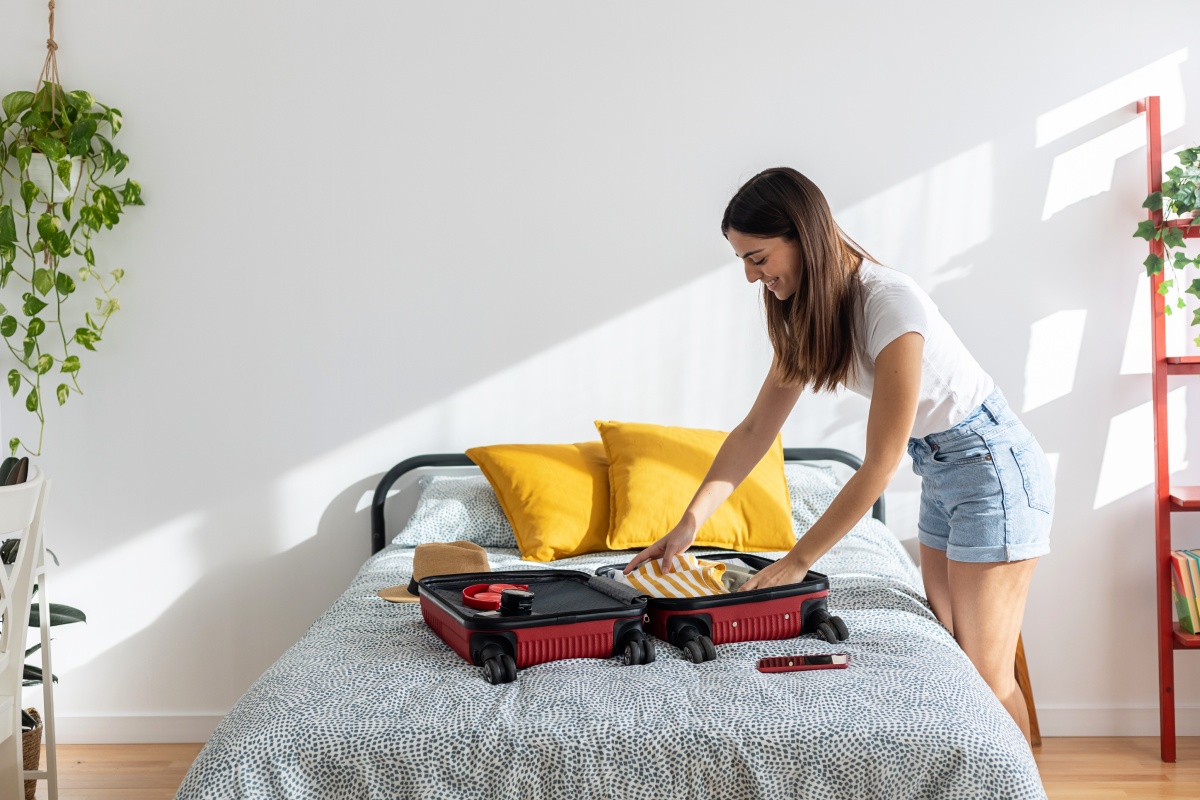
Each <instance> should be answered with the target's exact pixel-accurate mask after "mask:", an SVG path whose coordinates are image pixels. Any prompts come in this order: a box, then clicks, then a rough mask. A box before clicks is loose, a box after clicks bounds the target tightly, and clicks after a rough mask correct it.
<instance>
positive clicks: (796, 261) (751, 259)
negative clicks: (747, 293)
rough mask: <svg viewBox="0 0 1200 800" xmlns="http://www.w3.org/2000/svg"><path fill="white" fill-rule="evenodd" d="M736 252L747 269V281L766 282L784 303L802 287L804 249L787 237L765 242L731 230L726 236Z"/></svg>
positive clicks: (768, 287)
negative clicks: (801, 250) (802, 254)
mask: <svg viewBox="0 0 1200 800" xmlns="http://www.w3.org/2000/svg"><path fill="white" fill-rule="evenodd" d="M725 238H726V239H728V240H729V243H730V244H731V245H733V252H734V255H736V256H737V257H738V258H740V259H741V260H742V263H743V264H745V265H746V280H748V281H750V282H751V283H755V282H756V281H762V284H763V286H765V287H767V289H768V290H769V291H770V292H771V293H772V294H774V295H775V296H776V297H777V298H779V299H780V300H787V299H788V298H789V297H791V296H792V295H793V294H795V293H796V288H797V287H798V286H799V280H798V277H799V273H800V248H799V247H798V245H797V243H796V242H789V241H788V240H787V239H784V238H783V237H775V238H772V239H763V238H760V237H758V236H750V235H748V234H745V233H742V232H741V231H735V230H730V231H729V233H728V234H727V235H726V236H725Z"/></svg>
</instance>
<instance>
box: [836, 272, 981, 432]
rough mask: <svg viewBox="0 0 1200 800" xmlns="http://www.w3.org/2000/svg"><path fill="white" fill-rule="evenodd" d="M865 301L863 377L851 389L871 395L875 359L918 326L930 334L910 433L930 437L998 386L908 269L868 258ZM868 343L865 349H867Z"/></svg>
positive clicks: (860, 360)
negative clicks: (877, 262) (903, 270)
mask: <svg viewBox="0 0 1200 800" xmlns="http://www.w3.org/2000/svg"><path fill="white" fill-rule="evenodd" d="M858 274H859V278H860V279H861V280H862V283H863V289H864V290H865V291H864V293H863V304H862V317H861V318H860V320H859V322H860V324H861V327H860V328H859V330H860V331H861V332H862V334H863V335H862V337H861V346H860V348H859V352H858V353H857V357H858V367H859V372H858V378H857V380H851V381H848V382H847V383H846V388H847V389H849V390H850V391H852V392H854V393H855V394H860V395H862V396H863V397H870V396H871V390H872V389H873V388H874V386H875V359H876V358H878V356H879V353H880V351H881V350H883V348H885V347H887V346H888V345H889V344H891V343H892V342H893V341H895V340H896V339H897V338H899V337H900V336H901V335H903V334H905V333H908V332H909V331H916V332H917V333H919V334H921V336H923V337H924V338H925V348H924V352H923V355H922V356H921V395H920V398H919V400H918V402H917V417H916V419H915V420H913V429H912V433H911V434H910V435H911V436H912V437H914V438H921V437H924V436H928V435H929V434H931V433H937V432H939V431H944V430H947V429H949V428H953V427H954V426H955V425H957V424H958V423H960V422H962V421H963V420H964V419H966V418H967V415H968V414H970V413H971V411H973V410H974V409H975V408H976V407H978V406H979V404H980V403H982V402H983V400H984V399H985V398H986V397H987V396H988V395H989V394H991V393H992V390H993V389H994V388H995V387H996V384H995V381H993V380H992V378H991V376H989V375H988V374H987V373H986V372H984V371H983V368H982V367H981V366H979V362H977V361H976V360H975V359H974V358H973V357H972V356H971V354H970V353H968V352H967V348H966V347H965V346H964V345H963V343H962V342H961V341H960V340H959V338H958V336H957V335H955V333H954V331H953V330H952V329H951V328H950V324H949V323H948V322H946V320H945V318H943V317H942V315H941V313H939V312H938V310H937V306H936V305H934V302H933V300H932V299H930V297H929V295H927V294H925V292H924V291H923V290H922V289H921V287H919V286H917V284H916V282H915V281H913V279H912V278H910V277H908V276H907V275H905V274H904V273H903V272H897V271H896V270H894V269H891V268H889V267H883V266H880V265H879V264H875V263H872V262H870V261H866V260H864V261H863V263H862V266H861V267H859V270H858ZM864 348H865V352H864Z"/></svg>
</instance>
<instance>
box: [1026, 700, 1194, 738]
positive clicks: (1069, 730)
mask: <svg viewBox="0 0 1200 800" xmlns="http://www.w3.org/2000/svg"><path fill="white" fill-rule="evenodd" d="M1037 715H1038V726H1039V727H1040V728H1041V731H1042V736H1158V706H1140V707H1135V708H1089V707H1078V706H1076V707H1068V706H1061V707H1043V706H1041V705H1039V706H1038V709H1037ZM1175 735H1176V736H1200V707H1194V706H1193V707H1177V708H1176V709H1175Z"/></svg>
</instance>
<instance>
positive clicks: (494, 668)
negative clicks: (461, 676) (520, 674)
mask: <svg viewBox="0 0 1200 800" xmlns="http://www.w3.org/2000/svg"><path fill="white" fill-rule="evenodd" d="M483 677H484V678H486V679H487V682H488V683H490V684H493V685H495V684H498V683H512V682H513V681H515V680H516V679H517V662H515V661H513V657H512V656H510V655H509V654H508V653H505V654H503V655H499V656H492V657H491V658H489V659H488V660H487V661H485V662H483Z"/></svg>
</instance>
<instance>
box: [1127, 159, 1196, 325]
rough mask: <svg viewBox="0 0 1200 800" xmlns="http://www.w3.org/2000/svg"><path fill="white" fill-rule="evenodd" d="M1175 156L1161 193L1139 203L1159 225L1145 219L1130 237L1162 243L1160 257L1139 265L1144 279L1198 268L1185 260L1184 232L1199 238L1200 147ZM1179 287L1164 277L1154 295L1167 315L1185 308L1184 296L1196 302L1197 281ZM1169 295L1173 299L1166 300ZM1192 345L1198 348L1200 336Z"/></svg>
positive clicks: (1153, 257)
mask: <svg viewBox="0 0 1200 800" xmlns="http://www.w3.org/2000/svg"><path fill="white" fill-rule="evenodd" d="M1177 155H1178V157H1179V166H1178V167H1172V168H1171V169H1169V170H1167V180H1165V181H1163V184H1162V191H1160V192H1154V193H1152V194H1150V195H1148V196H1147V197H1146V201H1145V202H1144V203H1142V208H1148V209H1150V211H1161V212H1162V224H1160V225H1156V224H1155V222H1154V219H1153V218H1151V219H1145V220H1142V221H1141V222H1140V223H1138V226H1137V230H1136V231H1134V233H1133V235H1134V236H1135V237H1137V238H1139V239H1145V240H1146V241H1148V242H1153V241H1160V242H1162V247H1163V255H1162V256H1159V255H1157V254H1156V253H1151V254H1150V255H1149V256H1147V257H1146V260H1145V261H1144V262H1143V264H1144V265H1145V267H1146V274H1147V275H1157V274H1159V273H1161V272H1162V271H1163V269H1164V268H1165V267H1166V265H1167V264H1170V265H1171V267H1172V268H1174V269H1175V270H1178V272H1176V273H1171V274H1172V275H1179V274H1181V273H1182V272H1183V270H1186V269H1187V268H1188V266H1189V265H1193V264H1194V265H1196V266H1200V256H1197V257H1195V258H1189V257H1188V254H1187V253H1186V252H1185V250H1186V249H1187V239H1186V238H1185V235H1184V234H1185V231H1187V232H1188V235H1192V236H1194V235H1200V217H1198V216H1197V214H1196V212H1197V211H1200V147H1191V148H1187V149H1185V150H1180V151H1179V152H1178V153H1177ZM1181 286H1182V283H1181V282H1180V281H1177V280H1176V279H1175V278H1174V277H1170V278H1168V277H1165V276H1164V278H1163V280H1162V283H1160V284H1159V287H1158V292H1159V294H1161V295H1163V297H1164V298H1165V299H1164V304H1163V311H1164V312H1165V313H1166V314H1168V315H1170V314H1172V313H1174V311H1175V310H1177V309H1179V310H1182V309H1183V308H1185V307H1186V306H1187V304H1186V303H1185V302H1184V300H1183V294H1184V293H1187V294H1190V295H1193V296H1194V297H1196V298H1200V278H1196V279H1194V280H1193V281H1192V282H1191V284H1190V285H1189V286H1188V287H1187V288H1186V289H1182V291H1181ZM1171 294H1173V295H1174V297H1173V298H1171V297H1167V295H1171ZM1192 325H1200V310H1197V311H1195V312H1194V313H1193V315H1192ZM1194 341H1195V343H1196V345H1197V346H1200V336H1197V337H1196V338H1195V340H1194Z"/></svg>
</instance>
